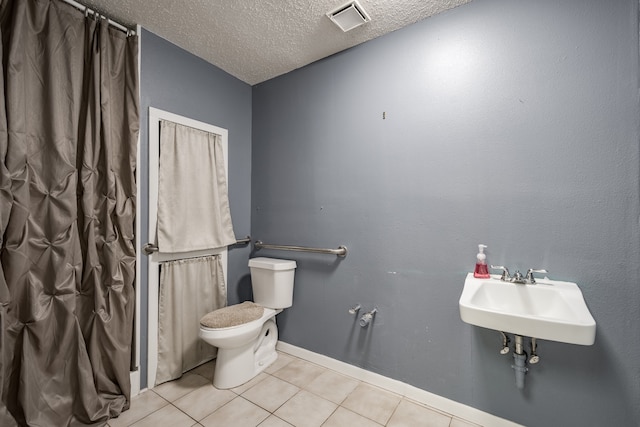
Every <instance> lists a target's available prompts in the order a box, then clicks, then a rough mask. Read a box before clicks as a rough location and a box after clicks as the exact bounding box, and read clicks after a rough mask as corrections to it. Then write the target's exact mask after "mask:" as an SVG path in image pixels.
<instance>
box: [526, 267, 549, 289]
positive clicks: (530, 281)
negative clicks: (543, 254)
mask: <svg viewBox="0 0 640 427" xmlns="http://www.w3.org/2000/svg"><path fill="white" fill-rule="evenodd" d="M533 273H542V274H546V273H548V271H547V270H545V269H544V268H540V269H537V270H536V269H533V268H530V269H528V270H527V275H526V276H525V278H524V280H525V283H528V284H530V285H535V283H536V279H534V278H533Z"/></svg>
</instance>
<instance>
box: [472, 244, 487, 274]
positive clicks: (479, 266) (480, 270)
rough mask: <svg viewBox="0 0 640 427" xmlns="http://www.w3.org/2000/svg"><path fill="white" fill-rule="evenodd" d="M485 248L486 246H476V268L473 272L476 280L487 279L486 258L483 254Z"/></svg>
mask: <svg viewBox="0 0 640 427" xmlns="http://www.w3.org/2000/svg"><path fill="white" fill-rule="evenodd" d="M486 248H487V245H482V244H480V245H478V255H476V268H475V270H473V277H477V278H478V279H488V278H490V277H491V276H489V268H488V267H487V256H486V255H485V254H484V250H485V249H486Z"/></svg>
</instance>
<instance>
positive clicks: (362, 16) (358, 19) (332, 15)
mask: <svg viewBox="0 0 640 427" xmlns="http://www.w3.org/2000/svg"><path fill="white" fill-rule="evenodd" d="M327 17H328V18H329V19H331V20H332V21H333V22H334V23H335V24H336V25H337V26H338V27H340V29H341V30H342V31H344V32H345V33H346V32H347V31H349V30H353V29H354V28H356V27H359V26H360V25H362V24H364V23H365V22H369V21H371V18H369V15H367V12H365V11H364V9H363V8H362V6H360V3H358V2H357V1H356V0H354V1H350V2H349V3H347V4H344V5H342V6H340V7H339V8H337V9H335V10H333V11H331V12H329V13H327Z"/></svg>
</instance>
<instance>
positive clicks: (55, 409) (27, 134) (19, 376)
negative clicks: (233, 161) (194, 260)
mask: <svg viewBox="0 0 640 427" xmlns="http://www.w3.org/2000/svg"><path fill="white" fill-rule="evenodd" d="M0 32H1V34H0V35H1V40H2V44H1V50H0V55H1V57H2V74H1V78H2V84H1V85H0V95H1V99H2V100H3V102H2V103H0V236H1V242H0V243H1V245H2V246H1V249H0V250H1V252H0V326H1V329H0V345H1V348H0V386H1V388H0V425H2V426H11V425H21V426H22V425H38V426H56V427H57V426H71V425H72V426H79V425H104V424H106V422H107V420H108V419H109V418H110V417H114V416H117V415H119V414H120V412H121V411H123V410H125V409H126V408H128V406H129V398H130V380H129V368H130V358H131V341H132V331H133V310H134V289H133V281H134V274H135V247H134V234H133V233H134V214H135V204H136V184H135V177H134V170H135V167H136V144H137V135H138V128H139V119H138V87H137V86H138V77H137V49H138V47H137V38H136V37H127V34H125V33H122V32H120V31H118V30H116V29H114V28H112V27H110V26H109V25H108V24H107V23H106V22H105V21H104V20H100V19H95V18H93V17H91V16H89V17H86V16H85V14H84V13H83V12H81V11H79V10H77V9H75V8H74V7H72V6H69V5H67V4H65V3H62V2H59V1H57V0H2V2H1V3H0Z"/></svg>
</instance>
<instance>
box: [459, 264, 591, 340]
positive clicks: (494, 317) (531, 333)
mask: <svg viewBox="0 0 640 427" xmlns="http://www.w3.org/2000/svg"><path fill="white" fill-rule="evenodd" d="M460 317H461V318H462V320H463V321H464V322H466V323H470V324H472V325H476V326H481V327H483V328H489V329H495V330H497V331H503V332H510V333H513V334H516V335H522V336H527V337H534V338H540V339H545V340H551V341H559V342H565V343H570V344H581V345H592V344H593V342H594V341H595V338H596V322H595V320H593V317H592V316H591V313H590V312H589V309H588V308H587V305H586V304H585V302H584V298H583V297H582V292H581V291H580V288H578V285H576V284H575V283H571V282H560V281H556V280H549V279H536V284H534V285H521V284H515V283H509V282H503V281H501V280H500V276H498V275H492V276H491V278H490V279H476V278H475V277H473V274H472V273H469V274H468V275H467V278H466V280H465V281H464V289H463V291H462V295H461V296H460Z"/></svg>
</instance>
